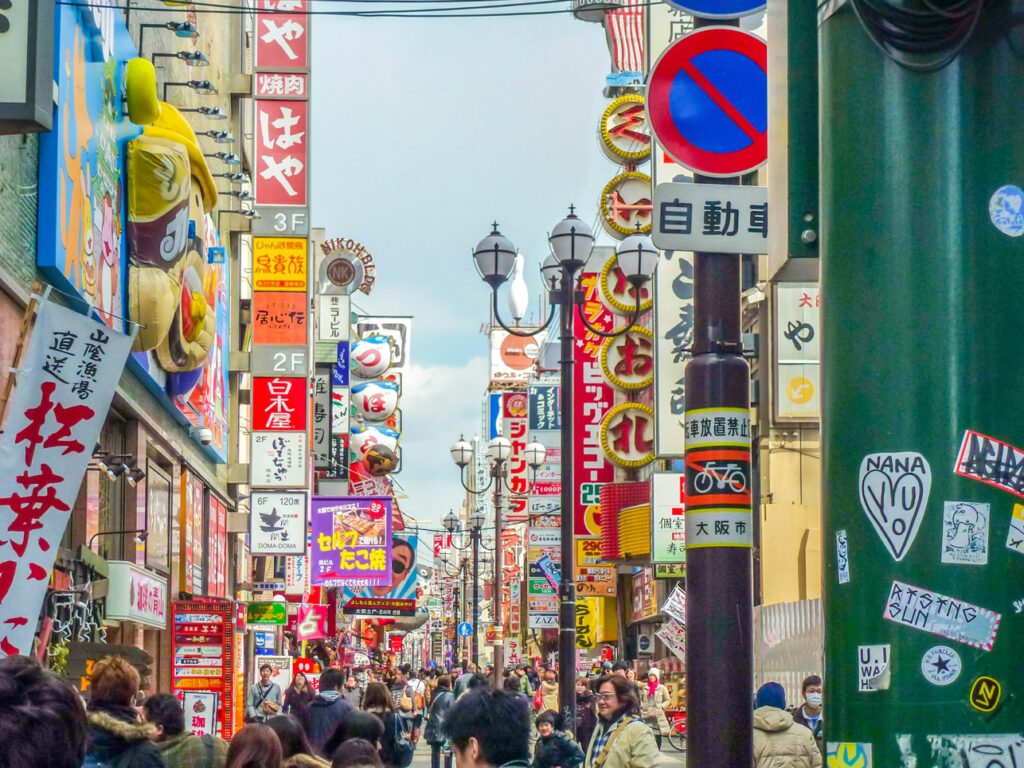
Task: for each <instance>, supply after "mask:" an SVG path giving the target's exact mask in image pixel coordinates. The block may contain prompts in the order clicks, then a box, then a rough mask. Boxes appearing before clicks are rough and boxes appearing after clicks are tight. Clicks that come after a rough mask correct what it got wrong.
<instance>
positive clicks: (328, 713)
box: [301, 667, 352, 754]
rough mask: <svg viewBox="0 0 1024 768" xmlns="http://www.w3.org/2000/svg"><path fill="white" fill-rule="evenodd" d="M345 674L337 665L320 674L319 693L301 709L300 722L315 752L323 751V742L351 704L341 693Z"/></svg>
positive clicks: (349, 710)
mask: <svg viewBox="0 0 1024 768" xmlns="http://www.w3.org/2000/svg"><path fill="white" fill-rule="evenodd" d="M344 684H345V675H344V673H343V672H342V671H341V670H340V669H338V668H337V667H329V668H328V669H326V670H324V672H323V674H321V675H320V693H319V694H317V696H316V697H315V698H314V699H313V700H312V701H311V702H309V704H307V705H306V708H305V709H304V710H303V711H302V718H301V722H302V725H303V726H304V727H305V729H306V735H307V736H309V743H310V744H312V745H313V749H314V750H316V752H317V753H321V754H322V753H323V749H324V744H325V743H326V741H327V739H328V738H330V735H331V734H332V733H334V729H335V728H336V727H337V726H338V723H340V722H341V721H342V719H343V718H344V717H345V715H347V714H348V713H349V712H351V711H352V705H351V704H349V703H348V701H346V700H345V699H344V698H343V697H342V695H341V689H342V687H343V686H344Z"/></svg>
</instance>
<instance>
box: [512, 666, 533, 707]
mask: <svg viewBox="0 0 1024 768" xmlns="http://www.w3.org/2000/svg"><path fill="white" fill-rule="evenodd" d="M529 668H530V665H529V664H520V665H519V666H518V667H516V677H517V678H518V679H519V690H520V691H522V692H523V693H525V694H526V697H527V698H528V699H533V685H532V684H531V683H530V677H529V675H527V674H526V670H527V669H529Z"/></svg>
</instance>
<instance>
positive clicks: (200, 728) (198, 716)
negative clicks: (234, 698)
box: [182, 691, 217, 736]
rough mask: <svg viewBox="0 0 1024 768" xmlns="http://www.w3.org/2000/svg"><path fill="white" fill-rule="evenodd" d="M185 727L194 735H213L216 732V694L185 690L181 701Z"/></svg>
mask: <svg viewBox="0 0 1024 768" xmlns="http://www.w3.org/2000/svg"><path fill="white" fill-rule="evenodd" d="M182 706H183V709H184V710H185V727H186V728H188V729H189V730H190V731H191V732H192V733H194V734H195V735H196V736H207V735H209V736H213V735H214V734H215V733H216V732H217V694H216V693H207V692H205V691H185V700H184V701H183V702H182Z"/></svg>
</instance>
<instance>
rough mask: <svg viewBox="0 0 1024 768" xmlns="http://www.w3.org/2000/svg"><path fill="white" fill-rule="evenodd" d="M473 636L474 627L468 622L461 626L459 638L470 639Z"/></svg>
mask: <svg viewBox="0 0 1024 768" xmlns="http://www.w3.org/2000/svg"><path fill="white" fill-rule="evenodd" d="M472 634H473V625H472V624H470V623H469V622H468V621H464V622H462V623H461V624H459V637H469V636H470V635H472Z"/></svg>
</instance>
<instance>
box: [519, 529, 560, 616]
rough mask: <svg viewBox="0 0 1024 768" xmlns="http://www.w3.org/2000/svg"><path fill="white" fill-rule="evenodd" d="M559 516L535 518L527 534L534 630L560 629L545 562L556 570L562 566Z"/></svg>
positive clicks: (529, 601)
mask: <svg viewBox="0 0 1024 768" xmlns="http://www.w3.org/2000/svg"><path fill="white" fill-rule="evenodd" d="M560 525H561V523H560V518H559V516H558V515H540V516H538V517H535V518H531V520H530V525H529V528H528V529H527V534H526V545H527V549H526V607H527V619H526V622H527V623H526V625H527V627H528V628H530V629H543V628H549V627H557V626H558V596H557V595H556V593H555V592H556V590H555V586H554V585H553V584H552V583H551V581H550V580H549V578H548V576H549V574H546V573H545V571H544V567H543V566H542V564H541V563H542V562H550V563H551V565H552V567H553V568H560V567H561V564H562V551H561V549H560V547H561V541H562V536H561V528H560Z"/></svg>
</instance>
